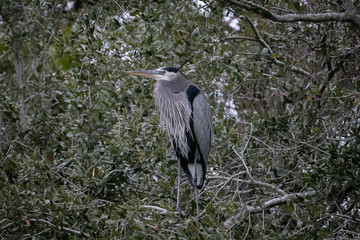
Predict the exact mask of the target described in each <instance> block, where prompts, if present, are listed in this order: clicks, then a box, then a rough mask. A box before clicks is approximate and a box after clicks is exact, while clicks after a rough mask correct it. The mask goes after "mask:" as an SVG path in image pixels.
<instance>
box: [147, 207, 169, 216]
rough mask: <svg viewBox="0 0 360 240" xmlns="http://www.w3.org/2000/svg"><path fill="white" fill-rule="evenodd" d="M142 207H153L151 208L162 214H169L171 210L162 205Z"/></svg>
mask: <svg viewBox="0 0 360 240" xmlns="http://www.w3.org/2000/svg"><path fill="white" fill-rule="evenodd" d="M141 207H142V208H151V209H155V210H156V211H159V212H160V214H168V213H169V211H168V210H166V209H165V208H161V207H157V206H152V205H142V206H141Z"/></svg>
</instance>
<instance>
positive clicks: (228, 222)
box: [224, 191, 316, 228]
mask: <svg viewBox="0 0 360 240" xmlns="http://www.w3.org/2000/svg"><path fill="white" fill-rule="evenodd" d="M315 193H316V192H315V191H308V192H301V193H290V194H287V195H285V196H282V197H278V198H274V199H271V200H269V201H266V202H265V203H263V204H262V206H260V207H253V206H247V205H243V206H242V208H245V211H241V212H239V213H238V214H236V215H235V216H232V217H230V218H229V219H228V220H226V221H225V223H224V226H225V227H226V228H230V227H232V226H233V225H234V222H235V221H236V220H237V219H239V218H241V217H242V216H243V215H244V214H246V213H261V212H263V211H264V210H265V209H268V208H272V207H275V206H278V205H281V204H284V203H289V202H294V201H296V200H298V199H299V198H305V197H307V196H311V195H314V194H315Z"/></svg>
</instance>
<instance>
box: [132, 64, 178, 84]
mask: <svg viewBox="0 0 360 240" xmlns="http://www.w3.org/2000/svg"><path fill="white" fill-rule="evenodd" d="M125 73H127V74H131V75H135V76H143V77H149V78H153V79H155V80H158V81H159V80H164V81H169V82H172V81H175V80H176V79H177V77H178V76H179V74H181V75H182V73H181V72H180V70H179V69H177V68H175V67H161V68H158V69H155V70H146V71H126V72H125Z"/></svg>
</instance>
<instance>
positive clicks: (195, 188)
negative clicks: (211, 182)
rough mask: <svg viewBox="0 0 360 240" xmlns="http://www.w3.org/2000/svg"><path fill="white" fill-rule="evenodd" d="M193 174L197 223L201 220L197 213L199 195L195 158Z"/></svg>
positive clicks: (198, 212)
mask: <svg viewBox="0 0 360 240" xmlns="http://www.w3.org/2000/svg"><path fill="white" fill-rule="evenodd" d="M194 164H195V173H194V178H193V183H194V190H195V203H196V215H197V219H198V222H201V218H200V211H199V194H198V188H197V177H198V176H197V159H196V158H195V162H194Z"/></svg>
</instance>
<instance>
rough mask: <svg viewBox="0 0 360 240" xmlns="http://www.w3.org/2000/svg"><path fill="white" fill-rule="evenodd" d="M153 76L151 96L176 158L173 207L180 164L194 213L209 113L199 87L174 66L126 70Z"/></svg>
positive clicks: (206, 149)
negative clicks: (192, 192) (192, 198)
mask: <svg viewBox="0 0 360 240" xmlns="http://www.w3.org/2000/svg"><path fill="white" fill-rule="evenodd" d="M127 73H129V74H132V75H138V76H146V77H151V78H154V79H156V80H157V81H156V83H155V89H154V98H155V103H156V105H157V107H158V109H159V111H160V119H161V122H162V123H163V124H164V125H165V128H166V130H167V132H168V135H169V138H170V141H171V143H172V145H173V147H174V149H175V152H176V155H177V158H178V196H177V199H178V200H177V206H176V207H177V210H178V211H179V213H180V206H179V205H180V167H181V168H182V169H183V171H184V172H185V174H186V176H187V178H188V179H189V181H190V183H191V185H192V186H193V187H194V189H195V195H196V206H197V215H198V218H199V219H200V216H199V208H198V193H197V192H198V189H201V188H202V186H203V184H204V181H205V173H206V166H207V161H208V157H209V152H210V145H211V132H212V124H211V113H210V107H209V104H208V102H207V100H206V98H205V96H204V95H203V94H202V93H201V91H200V90H199V88H198V87H197V86H196V85H194V84H193V83H192V82H190V81H189V80H188V79H187V77H186V76H185V75H184V74H183V73H182V72H181V71H179V70H178V69H177V68H174V67H163V68H159V69H157V70H152V71H132V72H127Z"/></svg>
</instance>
